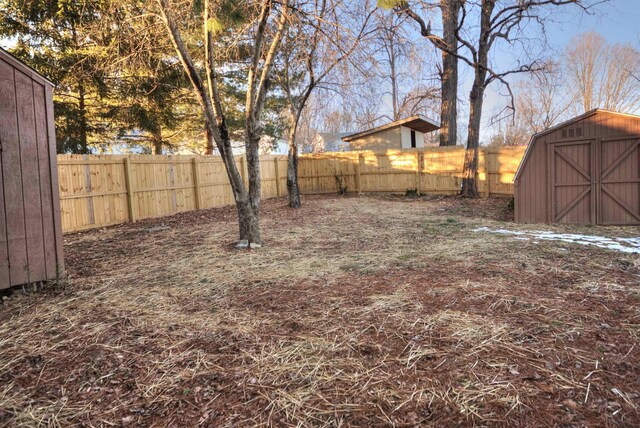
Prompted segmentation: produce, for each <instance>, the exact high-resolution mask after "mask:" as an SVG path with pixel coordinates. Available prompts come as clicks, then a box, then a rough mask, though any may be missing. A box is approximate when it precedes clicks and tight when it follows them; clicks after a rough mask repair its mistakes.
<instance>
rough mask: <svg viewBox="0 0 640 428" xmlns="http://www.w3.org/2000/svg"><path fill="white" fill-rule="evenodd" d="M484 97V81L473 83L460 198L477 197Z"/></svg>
mask: <svg viewBox="0 0 640 428" xmlns="http://www.w3.org/2000/svg"><path fill="white" fill-rule="evenodd" d="M483 97H484V79H480V80H478V77H476V80H475V81H474V83H473V87H472V89H471V94H470V95H469V103H470V105H469V128H468V133H469V135H468V137H467V148H466V150H465V153H464V168H463V170H462V190H461V191H460V194H461V195H462V196H467V197H472V198H475V197H477V196H479V193H478V184H477V182H476V174H477V172H478V148H479V145H480V121H481V119H482V102H483Z"/></svg>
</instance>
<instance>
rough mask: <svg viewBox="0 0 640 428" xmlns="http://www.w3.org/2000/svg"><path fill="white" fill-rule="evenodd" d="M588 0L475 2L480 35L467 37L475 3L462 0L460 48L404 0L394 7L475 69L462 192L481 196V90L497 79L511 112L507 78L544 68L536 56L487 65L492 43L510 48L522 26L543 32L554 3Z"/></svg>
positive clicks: (583, 4)
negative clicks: (515, 62) (536, 27)
mask: <svg viewBox="0 0 640 428" xmlns="http://www.w3.org/2000/svg"><path fill="white" fill-rule="evenodd" d="M588 1H589V0H528V1H521V0H509V1H501V2H499V1H498V0H481V1H480V2H479V4H478V5H477V6H478V8H479V10H478V11H477V15H478V16H479V26H478V27H477V28H478V33H477V36H476V37H475V38H471V37H467V35H466V34H469V32H462V31H460V30H461V29H462V28H463V27H464V24H465V20H466V18H467V17H468V16H470V15H471V14H470V13H469V11H470V10H471V8H473V7H474V6H475V5H476V4H475V2H473V3H472V2H466V1H465V2H463V3H462V4H461V17H460V24H459V26H458V29H456V32H455V35H456V39H457V40H458V44H459V45H461V47H462V48H463V49H460V48H458V49H456V50H452V49H451V48H450V46H449V45H448V44H447V43H446V42H445V41H444V40H443V38H442V37H441V36H438V35H436V34H434V33H433V32H432V31H431V24H430V23H429V24H427V23H426V22H425V21H424V20H423V19H422V18H421V17H420V15H418V14H417V13H415V12H414V11H413V10H412V9H411V8H410V7H409V5H408V4H407V3H406V2H402V3H401V4H399V5H397V6H396V11H397V12H398V13H400V14H406V15H407V16H410V17H411V18H412V19H413V20H414V21H415V22H416V23H417V24H418V26H419V29H420V33H421V34H422V36H424V37H426V38H428V39H429V40H431V41H432V42H433V43H434V44H435V45H436V46H437V47H438V49H440V50H442V51H445V52H447V53H449V54H451V55H455V56H456V57H457V58H458V59H460V60H461V61H463V62H464V63H466V64H467V65H468V66H470V67H471V68H472V69H473V73H474V77H473V83H472V86H471V91H470V93H469V124H468V128H467V145H466V150H465V159H464V167H463V176H462V189H461V191H460V193H461V195H463V196H469V197H476V196H478V195H479V193H478V187H477V183H476V174H477V170H478V150H479V145H480V125H481V120H482V107H483V103H484V93H485V90H486V88H487V86H488V85H489V84H491V83H492V82H494V81H499V82H501V83H502V84H503V85H504V86H505V87H506V89H507V91H508V92H509V94H510V98H511V100H512V101H511V106H510V108H511V109H512V110H513V109H514V107H513V93H512V91H511V87H510V86H509V82H508V81H507V76H509V75H513V74H518V73H530V72H534V71H540V70H542V69H544V63H542V62H540V61H539V59H537V58H536V59H533V60H528V61H527V62H526V63H520V64H518V65H517V66H516V67H514V68H511V69H508V70H504V71H502V70H494V69H493V68H492V67H491V66H490V64H489V57H490V52H491V51H492V49H493V48H494V47H495V46H496V43H497V42H499V41H503V42H505V43H508V44H510V45H511V46H513V45H514V44H515V42H516V41H518V40H520V41H523V39H524V38H523V36H522V28H523V27H524V26H525V24H529V23H540V24H541V27H542V29H543V30H544V25H542V24H543V23H544V22H545V21H547V20H548V18H549V15H550V14H551V13H553V11H554V10H555V9H554V8H555V7H559V6H565V5H576V6H578V7H581V8H582V9H583V10H587V9H588V8H589V5H588Z"/></svg>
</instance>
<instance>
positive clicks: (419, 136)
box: [400, 126, 424, 149]
mask: <svg viewBox="0 0 640 428" xmlns="http://www.w3.org/2000/svg"><path fill="white" fill-rule="evenodd" d="M400 135H401V144H402V148H403V149H410V148H411V129H410V128H407V127H406V126H401V127H400ZM421 147H424V134H423V133H422V132H419V131H416V148H421Z"/></svg>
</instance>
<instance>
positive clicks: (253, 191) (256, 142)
mask: <svg viewBox="0 0 640 428" xmlns="http://www.w3.org/2000/svg"><path fill="white" fill-rule="evenodd" d="M251 128H253V127H251ZM245 153H246V157H247V172H248V173H249V203H250V204H251V209H252V210H253V211H254V212H255V213H259V212H260V194H261V189H260V182H261V180H260V135H259V134H258V132H256V131H255V129H252V130H251V131H249V133H248V135H247V140H246V142H245Z"/></svg>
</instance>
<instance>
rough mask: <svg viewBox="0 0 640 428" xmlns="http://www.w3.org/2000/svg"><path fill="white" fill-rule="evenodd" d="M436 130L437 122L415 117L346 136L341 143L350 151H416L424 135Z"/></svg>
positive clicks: (421, 145) (438, 126)
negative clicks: (347, 146) (347, 145)
mask: <svg viewBox="0 0 640 428" xmlns="http://www.w3.org/2000/svg"><path fill="white" fill-rule="evenodd" d="M438 129H440V124H439V123H438V122H436V121H434V120H431V119H427V118H426V117H422V116H420V115H415V116H411V117H407V118H405V119H400V120H396V121H394V122H390V123H387V124H386V125H382V126H378V127H377V128H372V129H367V130H366V131H362V132H357V133H355V134H351V135H346V136H344V137H342V141H344V142H345V143H349V148H350V150H389V149H395V150H401V149H416V148H422V147H424V134H426V133H428V132H433V131H437V130H438Z"/></svg>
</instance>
